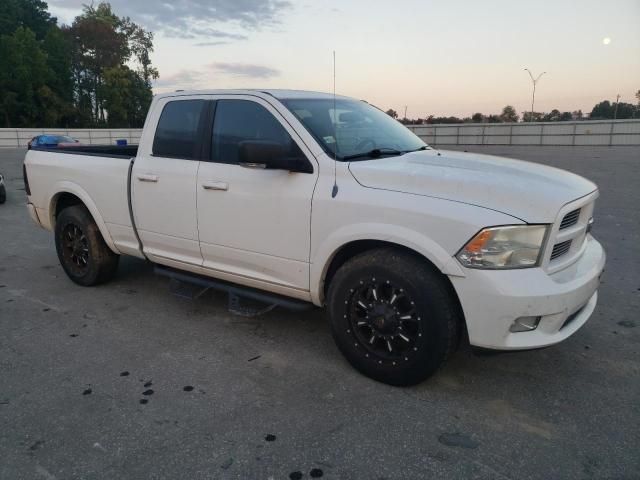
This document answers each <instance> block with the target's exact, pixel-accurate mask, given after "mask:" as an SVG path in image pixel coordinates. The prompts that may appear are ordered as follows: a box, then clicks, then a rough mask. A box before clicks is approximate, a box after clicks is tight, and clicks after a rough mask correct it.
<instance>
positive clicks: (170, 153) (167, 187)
mask: <svg viewBox="0 0 640 480" xmlns="http://www.w3.org/2000/svg"><path fill="white" fill-rule="evenodd" d="M209 105H210V103H209V102H208V101H207V99H206V98H204V97H200V98H198V97H195V98H194V97H188V98H186V99H185V98H182V97H167V98H162V99H160V100H159V101H158V104H157V105H156V106H155V108H154V115H152V116H151V118H150V119H149V121H150V123H151V125H148V126H146V127H145V129H146V130H148V129H150V130H149V132H151V131H153V132H154V133H153V135H151V134H148V135H146V136H145V138H144V139H143V141H142V142H141V146H142V147H143V149H144V150H138V157H137V158H136V162H135V164H134V168H133V171H132V178H131V182H132V193H133V198H132V202H133V210H134V215H135V221H136V226H137V228H138V232H139V235H140V239H141V241H142V244H143V246H144V252H145V254H146V255H147V256H148V257H149V258H150V259H151V260H152V261H156V262H158V263H167V260H174V261H178V262H182V263H188V264H192V265H202V255H201V254H200V246H199V243H198V219H197V209H196V180H197V177H198V167H199V165H200V159H201V157H202V154H203V153H202V147H203V145H202V143H203V142H202V138H203V132H204V131H205V130H204V129H205V124H206V123H207V121H208V108H209Z"/></svg>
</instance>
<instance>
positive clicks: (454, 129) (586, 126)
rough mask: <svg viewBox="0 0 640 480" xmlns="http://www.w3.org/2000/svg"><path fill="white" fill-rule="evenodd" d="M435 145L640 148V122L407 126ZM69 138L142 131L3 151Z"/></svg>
mask: <svg viewBox="0 0 640 480" xmlns="http://www.w3.org/2000/svg"><path fill="white" fill-rule="evenodd" d="M407 127H408V128H409V129H410V130H412V131H413V132H414V133H415V134H416V135H418V136H419V137H420V138H422V139H423V140H424V141H425V142H427V143H429V144H431V145H521V146H525V145H549V146H551V145H567V146H577V145H594V146H595V145H605V146H618V145H640V119H634V120H586V121H579V122H546V123H545V122H533V123H461V124H437V125H435V124H433V125H407ZM44 133H48V134H52V135H69V136H71V137H73V138H77V139H78V140H80V141H81V142H82V143H86V144H89V145H91V144H115V143H116V140H118V139H126V140H127V142H129V143H134V144H135V143H138V142H139V141H140V135H141V134H142V130H141V129H127V128H122V129H98V128H92V129H88V128H83V129H60V128H52V129H48V128H17V129H16V128H0V147H13V148H16V147H26V146H27V142H28V141H29V140H30V139H31V138H33V137H34V136H36V135H42V134H44Z"/></svg>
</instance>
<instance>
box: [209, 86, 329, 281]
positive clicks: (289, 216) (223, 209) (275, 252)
mask: <svg viewBox="0 0 640 480" xmlns="http://www.w3.org/2000/svg"><path fill="white" fill-rule="evenodd" d="M214 98H216V101H215V102H214V105H213V106H212V107H213V111H214V119H213V129H212V135H211V160H210V161H208V162H204V161H203V162H202V163H201V165H200V170H199V172H198V182H197V183H198V186H197V198H198V230H199V235H200V248H201V251H202V256H203V259H204V264H203V265H204V266H205V267H207V268H209V269H212V270H215V271H219V272H225V273H230V274H232V275H234V276H235V277H236V280H237V281H239V282H243V279H246V280H257V281H259V282H262V284H261V285H260V286H261V287H262V288H267V289H269V286H270V285H272V286H273V287H274V288H273V289H272V290H274V291H277V288H278V286H284V287H287V288H294V289H299V290H302V291H306V290H308V289H309V245H310V223H311V198H312V196H313V190H314V187H315V183H316V179H317V174H318V169H317V165H316V163H315V159H314V157H313V156H312V155H311V153H310V152H309V151H308V149H307V148H306V146H305V145H304V143H303V142H302V141H301V139H300V138H299V137H298V136H297V134H296V133H295V131H294V130H293V129H292V128H291V126H290V125H289V124H288V123H287V122H286V121H285V120H284V119H283V118H282V116H281V115H280V114H279V112H278V111H277V110H276V109H275V108H274V107H273V106H272V105H270V104H269V103H268V102H266V101H264V100H263V99H260V98H258V97H252V96H235V97H234V96H227V97H214ZM255 140H257V141H263V140H264V141H272V142H276V143H280V144H285V145H287V146H290V147H291V149H293V150H295V151H296V152H298V153H299V154H300V155H304V156H305V157H306V159H307V160H308V161H309V163H310V165H312V166H313V173H292V172H289V171H286V170H270V169H263V168H247V167H246V166H241V165H239V157H238V154H239V144H240V143H241V142H243V141H255ZM296 149H297V150H296ZM246 280H245V281H244V282H243V283H247V281H246ZM249 283H251V282H249Z"/></svg>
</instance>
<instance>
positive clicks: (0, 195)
mask: <svg viewBox="0 0 640 480" xmlns="http://www.w3.org/2000/svg"><path fill="white" fill-rule="evenodd" d="M6 201H7V189H6V188H5V187H4V185H0V204H2V203H4V202H6Z"/></svg>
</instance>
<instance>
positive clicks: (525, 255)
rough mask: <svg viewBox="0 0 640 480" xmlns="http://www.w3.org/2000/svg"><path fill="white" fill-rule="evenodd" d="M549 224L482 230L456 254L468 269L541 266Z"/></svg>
mask: <svg viewBox="0 0 640 480" xmlns="http://www.w3.org/2000/svg"><path fill="white" fill-rule="evenodd" d="M547 227H548V226H547V225H514V226H507V227H490V228H485V229H483V230H481V231H480V232H479V233H478V234H476V236H475V237H473V238H472V239H471V240H470V241H469V242H468V243H467V244H466V245H465V246H464V247H462V249H461V250H460V251H459V252H458V254H457V255H456V258H457V259H458V260H459V261H460V263H462V265H464V266H465V267H468V268H486V269H509V268H528V267H537V266H538V265H540V258H541V254H542V247H543V244H544V239H545V237H546V233H547Z"/></svg>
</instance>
